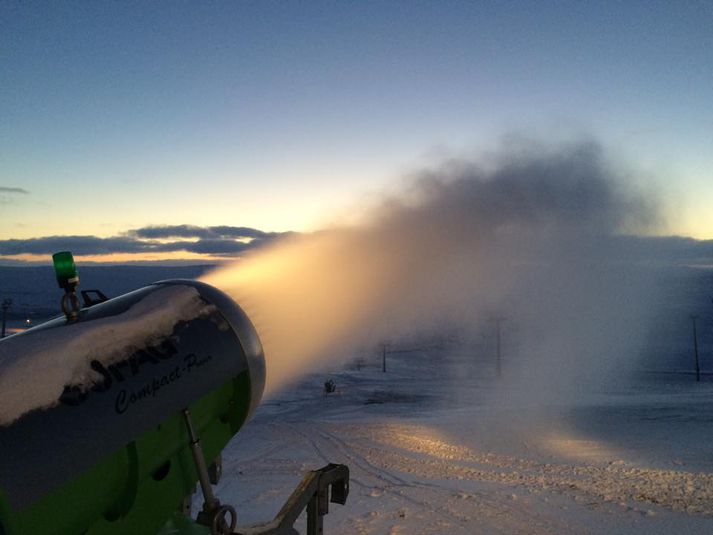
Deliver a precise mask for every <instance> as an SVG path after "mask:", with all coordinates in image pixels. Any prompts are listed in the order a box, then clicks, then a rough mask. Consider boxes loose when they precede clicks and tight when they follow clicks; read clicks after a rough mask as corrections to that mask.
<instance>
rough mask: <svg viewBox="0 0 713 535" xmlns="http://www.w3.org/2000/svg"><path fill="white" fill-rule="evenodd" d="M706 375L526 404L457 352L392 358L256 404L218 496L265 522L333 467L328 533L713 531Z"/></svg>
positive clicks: (641, 380) (711, 419)
mask: <svg viewBox="0 0 713 535" xmlns="http://www.w3.org/2000/svg"><path fill="white" fill-rule="evenodd" d="M507 371H508V370H507V367H505V369H504V373H505V375H507ZM330 378H331V379H333V380H334V381H335V382H336V384H337V392H336V393H333V394H329V395H325V394H324V393H323V383H324V381H325V380H327V379H330ZM706 379H708V381H707V382H706V381H704V382H701V383H695V382H694V381H693V377H692V376H690V375H680V376H679V375H656V374H644V373H642V374H641V375H640V376H639V377H638V379H637V381H635V382H634V383H631V384H628V385H626V386H624V385H619V386H612V387H611V388H609V389H607V390H602V388H601V387H598V389H599V391H594V392H586V391H585V390H583V391H582V395H581V397H580V399H579V400H578V401H576V402H574V403H568V404H567V405H557V404H552V405H539V406H537V405H533V404H531V403H528V402H526V401H525V400H523V398H522V397H520V396H518V395H514V394H516V393H512V392H508V391H507V390H508V387H507V386H506V385H507V381H506V380H504V382H501V381H498V380H497V379H496V377H495V374H494V373H493V370H492V369H488V368H487V367H485V366H483V362H482V361H480V362H474V360H473V358H472V355H471V354H470V353H469V352H468V351H465V350H458V349H453V348H451V349H429V350H426V351H421V352H408V353H401V354H399V353H395V354H393V355H389V357H388V368H387V372H386V373H382V372H381V370H380V364H379V363H378V362H377V361H376V360H372V361H371V362H370V363H367V364H366V365H363V366H361V367H360V369H356V368H355V369H350V370H341V371H333V372H332V373H329V374H327V373H324V374H319V375H313V376H311V377H308V378H306V379H305V380H304V381H303V382H302V383H300V384H298V385H296V386H294V387H293V388H290V389H288V390H285V391H283V392H282V393H281V394H280V395H279V396H277V397H272V398H271V399H268V400H266V401H265V402H264V403H263V406H262V407H261V408H260V409H259V410H258V412H257V414H256V417H255V419H254V420H253V421H252V422H251V423H249V424H248V425H247V427H246V428H244V429H243V430H242V431H241V432H240V433H238V435H236V437H235V438H234V439H233V441H232V442H231V443H230V444H229V445H228V447H227V448H226V449H225V450H224V452H223V463H224V465H223V478H222V481H221V483H220V484H219V485H218V487H217V489H216V490H217V495H218V497H219V498H220V499H221V501H222V502H223V503H229V504H232V505H234V506H235V507H236V509H237V511H238V516H239V524H241V525H242V524H250V523H254V522H260V521H266V520H269V519H271V518H272V517H273V516H274V515H275V514H276V513H277V511H278V510H279V508H280V506H281V505H282V503H283V502H284V500H285V499H286V498H287V497H288V496H289V494H290V492H291V491H292V490H293V489H294V488H295V486H296V485H297V484H298V482H299V481H300V480H301V478H302V476H303V475H304V474H305V472H306V471H307V470H311V469H316V468H319V467H321V466H324V465H325V464H327V463H328V462H336V463H344V464H346V465H348V466H349V468H350V471H351V492H350V495H349V498H348V501H347V504H346V505H345V506H339V505H331V506H330V509H329V514H328V515H327V516H326V517H325V533H356V534H393V535H395V534H479V533H483V534H497V533H501V534H517V533H522V534H525V533H527V534H545V533H547V534H549V533H556V534H560V533H564V534H569V533H582V534H585V533H591V534H597V533H601V534H617V533H619V534H627V533H641V534H656V533H660V534H670V533H690V534H703V533H713V449H712V448H711V443H712V441H711V439H712V438H713V431H711V424H712V423H713V416H712V415H713V382H710V378H708V377H706ZM509 394H513V395H509ZM200 504H201V500H200V497H199V495H196V497H195V500H194V508H196V507H198V506H199V505H200ZM303 517H304V515H303ZM302 521H303V519H302ZM297 527H298V529H299V530H300V531H301V532H304V523H302V524H298V525H297Z"/></svg>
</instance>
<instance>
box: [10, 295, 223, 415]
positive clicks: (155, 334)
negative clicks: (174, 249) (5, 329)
mask: <svg viewBox="0 0 713 535" xmlns="http://www.w3.org/2000/svg"><path fill="white" fill-rule="evenodd" d="M96 306H97V307H101V306H102V305H101V304H100V305H96ZM211 307H212V305H207V304H206V303H205V301H203V300H202V299H201V297H200V295H199V294H198V292H197V290H196V289H195V288H193V287H190V286H165V287H161V288H158V289H157V290H155V291H153V292H151V293H149V294H147V295H146V296H145V297H144V298H143V299H141V300H140V301H138V302H137V303H135V304H134V305H133V306H131V307H130V308H129V309H128V310H126V311H125V312H123V313H121V314H118V315H114V316H108V317H105V318H100V319H96V320H93V321H90V322H82V321H79V322H77V323H70V324H67V325H60V326H59V327H57V328H51V329H40V330H37V331H28V332H26V333H22V334H19V335H16V336H11V337H8V338H6V339H4V340H2V342H1V343H0V425H8V424H10V423H12V422H13V421H15V420H17V419H18V418H20V416H22V415H23V414H25V413H27V412H29V411H31V410H35V409H44V408H49V407H52V406H54V405H56V404H57V403H59V397H60V395H61V394H62V391H63V390H64V387H65V386H66V385H74V386H78V387H80V388H89V387H90V386H91V385H92V384H93V383H94V382H95V381H99V380H100V379H101V377H100V376H99V374H98V373H97V372H95V371H93V370H92V369H91V367H90V364H91V362H92V361H93V360H98V361H100V362H101V363H102V364H107V365H108V364H111V363H113V362H118V361H120V360H123V359H125V358H127V357H128V356H129V355H130V354H131V353H133V352H134V351H136V350H137V349H139V348H142V347H146V346H149V345H151V344H152V343H157V342H160V341H161V340H162V339H163V338H165V337H166V336H168V335H170V334H171V332H172V330H173V327H174V326H175V325H176V324H177V323H178V322H180V321H186V320H189V319H192V318H195V317H198V316H199V315H202V314H206V313H208V312H209V311H210V309H211Z"/></svg>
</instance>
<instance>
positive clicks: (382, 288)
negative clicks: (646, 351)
mask: <svg viewBox="0 0 713 535" xmlns="http://www.w3.org/2000/svg"><path fill="white" fill-rule="evenodd" d="M415 176H416V178H415V179H414V180H413V182H412V183H411V184H410V186H409V187H408V188H407V189H406V190H405V191H404V192H403V194H402V195H400V196H398V197H395V196H391V197H389V198H386V199H384V200H383V202H381V203H379V204H378V205H377V206H375V207H374V208H372V209H371V211H370V212H369V216H368V217H367V218H366V221H365V222H364V223H362V224H360V225H356V226H334V227H332V228H328V229H325V230H323V231H320V232H315V233H313V234H309V235H301V236H295V237H292V238H291V239H288V240H283V241H281V242H280V243H277V244H275V245H274V246H271V247H267V248H265V249H262V250H259V251H256V252H254V253H251V254H248V255H246V256H245V257H244V258H242V259H240V260H239V261H237V262H235V263H234V264H233V265H232V266H229V267H223V268H220V269H218V270H217V271H215V272H212V273H209V274H207V275H206V276H204V277H203V280H206V281H207V282H209V283H211V284H215V285H216V286H218V287H220V288H222V289H223V290H226V291H228V292H229V293H230V294H231V295H233V297H235V298H236V300H237V301H238V302H239V303H241V305H242V306H244V307H245V308H246V310H247V312H248V314H249V315H250V316H251V318H253V320H254V322H255V324H256V327H257V328H258V331H259V332H260V335H261V337H262V339H263V342H264V344H265V352H266V358H267V364H268V392H271V391H274V390H275V389H277V388H279V387H280V386H281V385H283V384H285V383H287V382H289V381H290V380H292V379H294V378H296V377H298V376H299V375H300V374H303V373H305V372H307V371H309V370H310V368H311V367H312V366H315V365H319V363H320V361H324V360H330V361H333V360H334V359H338V358H340V357H344V356H346V355H348V354H349V350H350V349H351V348H353V347H355V346H356V345H358V344H368V343H374V342H378V341H380V340H383V339H386V338H393V337H397V336H399V335H404V334H406V333H409V332H413V331H414V330H419V329H431V330H432V329H434V328H435V329H438V328H439V326H445V325H449V326H453V325H458V326H461V327H463V328H464V329H465V331H466V332H468V331H469V330H470V331H471V332H475V329H476V326H479V325H481V324H482V322H483V321H485V320H487V319H488V318H490V317H494V316H503V317H506V318H507V321H508V323H509V325H510V326H511V327H512V328H513V329H516V330H517V333H518V338H519V348H520V349H519V351H518V354H517V355H516V358H517V361H516V362H511V363H510V370H509V374H508V375H509V380H515V381H518V380H520V382H521V384H522V389H523V391H528V390H530V391H532V392H530V393H531V394H534V393H538V395H543V394H544V393H547V394H548V395H549V394H551V393H558V395H559V394H561V393H563V392H564V393H567V392H568V391H571V389H572V386H573V385H575V383H576V382H577V381H578V380H579V379H581V378H583V377H584V378H586V381H587V382H590V383H591V382H597V381H600V380H601V379H602V378H604V377H606V376H607V375H608V374H609V373H610V372H611V371H612V370H616V373H617V374H621V373H622V366H623V367H624V368H628V367H630V366H631V365H632V364H633V363H634V360H635V359H634V358H633V357H634V356H635V352H636V350H637V348H638V347H640V346H641V344H642V342H643V339H644V337H645V335H646V332H647V328H648V324H649V319H650V315H651V314H650V313H651V311H652V309H653V308H654V307H655V302H654V301H655V299H654V296H655V295H656V292H655V291H654V290H655V280H654V278H653V277H652V276H649V274H648V273H649V272H648V271H647V270H646V269H643V268H642V267H641V266H640V265H639V262H636V261H635V258H634V257H633V256H632V255H631V254H630V251H629V247H628V246H627V242H626V240H622V239H621V237H620V234H621V233H623V232H627V233H629V232H632V231H636V230H641V229H644V228H647V227H649V226H651V225H652V224H655V223H656V222H657V221H658V212H657V210H656V203H655V202H653V200H652V199H651V198H649V197H646V196H643V195H640V194H637V193H636V192H635V191H630V190H627V189H626V188H625V187H624V181H623V177H622V176H621V173H620V172H619V171H618V169H617V167H616V166H615V165H614V164H613V163H612V162H610V161H608V160H607V158H606V157H605V155H604V154H603V152H602V150H601V148H600V147H599V146H598V145H597V144H596V143H593V142H590V141H587V142H576V143H571V144H565V145H561V146H557V147H543V146H541V145H538V144H520V145H518V146H509V147H507V148H505V149H503V150H502V151H501V152H500V153H499V154H497V155H496V156H495V157H492V158H490V159H489V160H488V161H485V162H476V161H467V160H452V161H448V162H444V163H442V164H440V165H437V166H434V167H432V168H430V169H425V170H423V171H421V172H419V173H417V174H416V175H415ZM570 393H571V392H570Z"/></svg>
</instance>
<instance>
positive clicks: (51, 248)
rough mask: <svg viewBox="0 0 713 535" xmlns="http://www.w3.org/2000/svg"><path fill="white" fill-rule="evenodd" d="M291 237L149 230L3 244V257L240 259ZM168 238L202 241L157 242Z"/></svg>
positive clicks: (184, 228)
mask: <svg viewBox="0 0 713 535" xmlns="http://www.w3.org/2000/svg"><path fill="white" fill-rule="evenodd" d="M288 234H290V233H275V232H263V231H260V230H257V229H251V228H247V227H195V226H191V225H176V226H172V227H145V228H140V229H135V230H132V231H130V232H129V233H127V234H126V235H124V236H114V237H110V238H100V237H97V236H46V237H42V238H30V239H25V240H17V239H14V240H0V256H15V255H21V254H33V255H50V254H52V253H55V252H57V251H60V250H70V251H72V252H73V253H74V254H76V255H104V254H115V253H172V252H175V253H178V252H189V253H197V254H204V255H213V256H237V255H239V254H241V253H243V252H245V251H249V250H251V249H255V248H257V247H260V246H262V245H265V244H266V243H269V242H270V241H272V240H274V239H276V238H279V237H281V236H285V235H288ZM166 238H198V240H195V241H194V240H186V239H178V240H173V241H167V242H165V241H156V240H158V239H166Z"/></svg>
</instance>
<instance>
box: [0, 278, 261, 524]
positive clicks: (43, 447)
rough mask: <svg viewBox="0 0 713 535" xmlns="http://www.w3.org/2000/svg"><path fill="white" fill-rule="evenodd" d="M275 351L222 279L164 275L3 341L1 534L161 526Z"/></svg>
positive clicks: (221, 441) (249, 403)
mask: <svg viewBox="0 0 713 535" xmlns="http://www.w3.org/2000/svg"><path fill="white" fill-rule="evenodd" d="M264 382H265V363H264V357H263V352H262V347H261V344H260V340H259V339H258V336H257V334H256V332H255V329H254V327H253V325H252V324H251V322H250V320H249V319H248V317H247V316H246V315H245V313H244V312H243V311H242V309H240V307H238V306H237V305H236V304H235V302H234V301H232V299H230V298H229V297H228V296H227V295H225V294H224V293H222V292H220V291H219V290H217V289H216V288H214V287H212V286H209V285H207V284H204V283H200V282H196V281H187V280H170V281H163V282H159V283H156V284H153V285H151V286H147V287H145V288H141V289H139V290H136V291H134V292H131V293H128V294H126V295H123V296H121V297H117V298H115V299H111V300H109V301H106V302H104V303H100V304H97V305H94V306H92V307H90V308H86V309H82V310H81V312H80V314H79V318H78V319H77V320H76V321H73V322H67V320H66V319H65V318H64V317H62V318H57V319H55V320H52V321H50V322H48V323H45V324H43V325H40V326H38V327H36V328H33V329H30V330H28V331H25V332H24V333H20V334H17V335H14V336H11V337H8V338H5V339H3V340H1V341H0V535H17V534H24V533H31V534H37V533H42V534H43V535H48V534H50V533H63V534H65V533H66V534H70V533H77V534H80V533H81V534H87V535H90V534H98V533H101V534H112V533H116V534H122V535H126V534H128V533H132V534H140V533H151V534H154V533H156V532H157V531H158V530H159V529H160V527H161V525H162V524H163V523H164V522H165V521H166V520H167V518H168V517H169V516H170V515H171V514H172V512H173V511H176V510H177V508H178V506H179V504H180V502H181V500H182V498H183V497H184V496H186V495H188V494H190V493H191V492H192V491H193V489H194V488H195V482H196V479H197V475H196V471H195V468H194V464H193V461H192V458H191V452H190V449H189V444H188V442H189V441H188V435H187V433H186V427H185V423H184V421H183V419H182V410H183V409H185V408H190V410H191V416H192V420H193V425H194V427H195V428H196V430H197V432H198V435H199V436H200V438H201V442H202V446H203V451H204V453H205V456H206V461H207V463H208V464H210V463H211V461H212V459H213V458H215V457H216V456H217V455H218V454H219V453H220V451H221V450H222V449H223V447H224V446H225V445H226V444H227V442H228V441H229V440H230V438H231V437H232V436H233V435H234V434H235V433H236V432H237V431H238V430H239V429H240V427H241V426H242V425H243V424H244V423H245V421H246V420H247V418H248V417H249V416H250V414H251V413H252V411H253V410H254V409H255V408H256V406H257V405H258V403H259V402H260V399H261V396H262V391H263V387H264Z"/></svg>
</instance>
